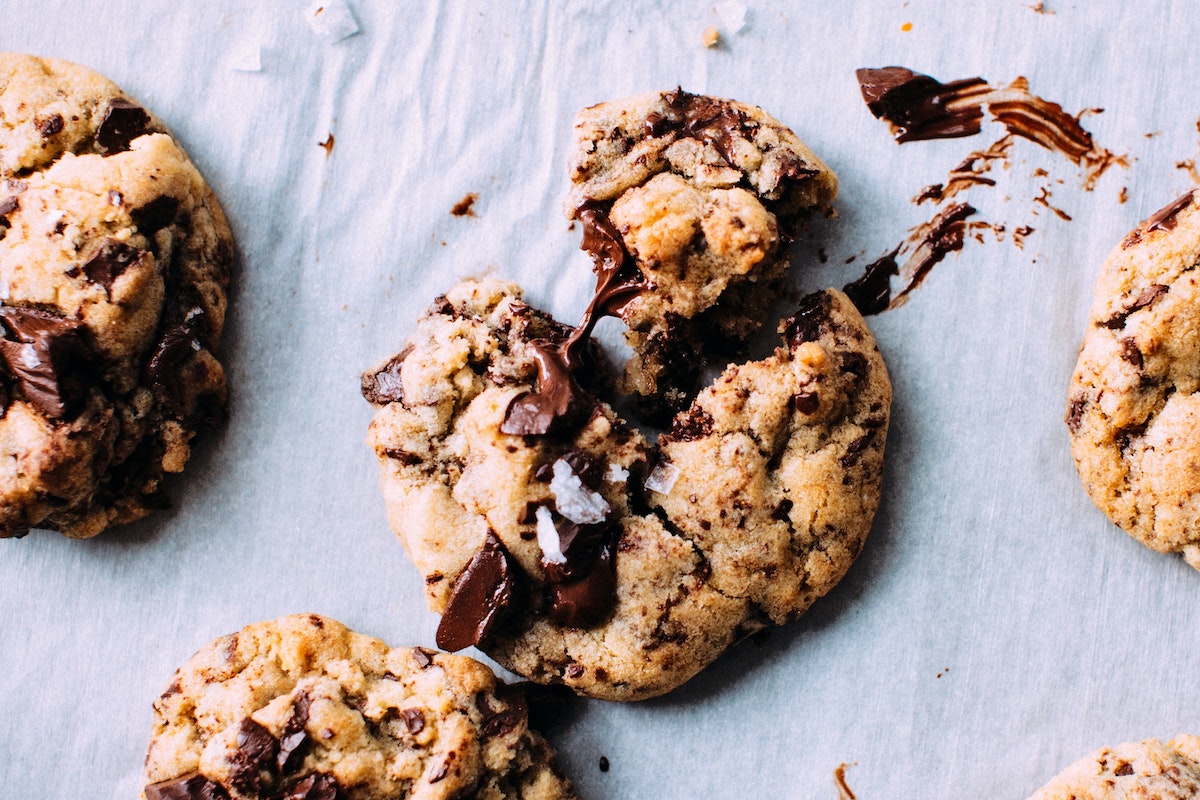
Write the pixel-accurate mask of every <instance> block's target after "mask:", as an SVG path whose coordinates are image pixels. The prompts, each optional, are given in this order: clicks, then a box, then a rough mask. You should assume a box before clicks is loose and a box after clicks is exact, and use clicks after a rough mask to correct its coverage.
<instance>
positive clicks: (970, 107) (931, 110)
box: [854, 67, 991, 142]
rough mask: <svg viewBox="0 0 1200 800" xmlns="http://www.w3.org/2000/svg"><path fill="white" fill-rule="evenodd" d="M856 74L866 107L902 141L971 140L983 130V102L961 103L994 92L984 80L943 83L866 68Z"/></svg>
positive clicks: (902, 71)
mask: <svg viewBox="0 0 1200 800" xmlns="http://www.w3.org/2000/svg"><path fill="white" fill-rule="evenodd" d="M854 74H855V77H857V78H858V86H859V89H860V90H861V91H862V96H863V100H865V101H866V103H867V108H869V109H870V110H871V113H872V114H874V115H875V116H876V117H877V118H879V119H886V120H887V121H888V122H889V123H891V125H892V129H893V131H894V133H895V136H896V141H898V142H915V141H922V140H925V139H949V138H957V137H960V136H972V135H974V134H976V133H979V131H980V130H981V129H982V123H983V107H982V100H981V101H979V102H966V103H962V102H961V101H963V100H964V99H969V98H972V97H982V96H986V95H987V94H988V93H989V92H990V91H991V87H989V86H988V84H987V82H986V81H984V80H983V78H967V79H965V80H960V81H951V82H950V83H942V82H940V81H938V80H935V79H934V78H931V77H929V76H928V75H922V74H920V73H918V72H913V71H912V70H910V69H906V68H905V67H884V68H882V69H867V68H864V69H859V70H856V71H855V73H854ZM952 101H960V102H959V103H954V102H952Z"/></svg>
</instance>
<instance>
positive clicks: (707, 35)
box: [700, 25, 721, 49]
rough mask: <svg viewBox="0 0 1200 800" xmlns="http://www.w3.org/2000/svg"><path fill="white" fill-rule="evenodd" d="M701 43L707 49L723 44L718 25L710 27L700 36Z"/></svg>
mask: <svg viewBox="0 0 1200 800" xmlns="http://www.w3.org/2000/svg"><path fill="white" fill-rule="evenodd" d="M700 41H701V42H703V43H704V46H705V47H707V48H709V49H712V48H714V47H716V46H717V45H719V44H720V43H721V32H720V31H719V30H717V26H716V25H709V26H708V27H707V28H705V29H704V33H702V34H700Z"/></svg>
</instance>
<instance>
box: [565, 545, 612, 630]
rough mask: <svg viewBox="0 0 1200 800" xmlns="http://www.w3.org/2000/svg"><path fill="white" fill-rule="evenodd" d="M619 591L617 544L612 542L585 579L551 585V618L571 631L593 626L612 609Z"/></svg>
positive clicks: (602, 547)
mask: <svg viewBox="0 0 1200 800" xmlns="http://www.w3.org/2000/svg"><path fill="white" fill-rule="evenodd" d="M569 561H570V556H568V562H569ZM616 587H617V571H616V543H615V542H613V541H611V540H610V541H608V542H605V543H604V544H603V545H602V546H601V547H600V548H599V549H598V551H597V552H596V554H595V557H594V558H593V560H592V562H591V564H590V565H589V566H588V569H587V570H586V572H585V574H584V575H583V577H582V578H579V579H578V580H573V581H569V582H559V583H551V584H550V617H551V619H553V620H554V621H555V622H556V623H557V624H559V625H564V626H566V627H570V628H578V627H584V626H588V625H594V624H595V623H596V622H599V621H600V619H602V618H603V617H604V615H605V614H607V613H608V611H609V610H610V609H611V608H612V605H613V602H614V600H615V598H616Z"/></svg>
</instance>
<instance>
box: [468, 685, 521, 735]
mask: <svg viewBox="0 0 1200 800" xmlns="http://www.w3.org/2000/svg"><path fill="white" fill-rule="evenodd" d="M498 696H499V697H500V699H502V700H507V701H508V703H509V704H508V706H507V707H501V708H499V709H494V708H492V704H491V701H490V700H489V699H488V696H487V695H486V694H484V693H482V692H481V693H479V694H477V695H475V707H476V708H478V709H479V712H480V713H481V714H482V715H483V720H482V721H481V724H480V726H479V730H480V733H482V734H483V738H485V739H492V738H494V737H496V736H507V735H508V734H510V733H512V732H513V731H514V730H516V729H517V728H519V727H521V726H522V725H525V724H527V722H528V719H529V709H528V708H527V707H526V705H525V693H524V692H521V691H515V690H512V689H510V688H508V687H501V688H500V690H499V693H498Z"/></svg>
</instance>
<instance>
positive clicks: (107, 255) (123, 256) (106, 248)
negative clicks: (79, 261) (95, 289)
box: [83, 239, 146, 291]
mask: <svg viewBox="0 0 1200 800" xmlns="http://www.w3.org/2000/svg"><path fill="white" fill-rule="evenodd" d="M145 255H146V251H145V250H140V249H138V248H136V247H130V246H129V245H127V244H125V243H124V242H118V241H117V240H116V239H105V240H104V243H103V244H101V245H100V249H99V250H97V251H96V252H95V253H94V254H93V255H92V257H91V258H89V259H88V260H87V261H85V262H84V263H83V274H84V275H87V277H88V280H90V281H91V282H92V283H98V284H100V285H101V286H103V287H104V288H105V290H106V291H107V290H110V289H112V285H113V281H115V280H116V279H117V278H119V277H120V276H121V274H122V273H123V272H125V270H127V269H129V267H130V265H132V264H136V263H137V262H138V261H140V260H141V259H142V257H143V256H145Z"/></svg>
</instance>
